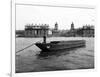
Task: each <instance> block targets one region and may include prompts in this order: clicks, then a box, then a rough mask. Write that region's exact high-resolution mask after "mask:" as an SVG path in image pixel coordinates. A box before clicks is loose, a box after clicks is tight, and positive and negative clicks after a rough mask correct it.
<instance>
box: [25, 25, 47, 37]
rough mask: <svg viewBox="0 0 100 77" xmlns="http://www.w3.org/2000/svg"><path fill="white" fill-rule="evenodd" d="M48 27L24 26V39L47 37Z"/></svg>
mask: <svg viewBox="0 0 100 77" xmlns="http://www.w3.org/2000/svg"><path fill="white" fill-rule="evenodd" d="M48 30H49V25H47V24H42V25H37V24H35V25H33V24H32V25H26V26H25V37H42V36H44V35H46V36H48Z"/></svg>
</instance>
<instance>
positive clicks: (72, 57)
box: [15, 37, 94, 73]
mask: <svg viewBox="0 0 100 77" xmlns="http://www.w3.org/2000/svg"><path fill="white" fill-rule="evenodd" d="M82 39H83V40H86V47H84V48H76V49H73V50H69V51H64V52H57V53H55V54H52V55H48V56H46V57H44V56H39V54H40V52H41V50H40V49H39V48H38V47H36V46H35V45H33V46H31V47H29V48H27V49H25V50H23V51H21V52H18V51H19V50H21V49H23V48H25V47H27V46H29V45H31V44H32V43H35V42H37V41H40V42H42V38H16V52H18V53H16V60H15V61H16V63H15V64H16V65H15V66H16V72H17V73H23V72H40V71H55V70H75V69H92V68H94V38H90V37H74V38H73V37H50V38H47V42H50V41H59V40H60V41H61V40H66V41H67V40H82Z"/></svg>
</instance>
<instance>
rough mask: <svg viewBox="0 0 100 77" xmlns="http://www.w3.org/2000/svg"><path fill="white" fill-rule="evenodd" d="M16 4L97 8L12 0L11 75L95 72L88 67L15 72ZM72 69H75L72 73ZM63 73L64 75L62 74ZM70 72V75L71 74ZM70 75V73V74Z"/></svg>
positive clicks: (29, 76)
mask: <svg viewBox="0 0 100 77" xmlns="http://www.w3.org/2000/svg"><path fill="white" fill-rule="evenodd" d="M16 4H25V5H37V6H50V7H51V6H53V7H71V8H83V9H86V8H87V9H96V7H95V6H91V5H74V4H73V5H71V4H67V5H66V4H61V3H47V4H45V3H40V2H35V3H32V4H31V3H27V4H26V3H24V2H21V3H18V2H16V0H12V1H11V5H12V7H11V9H12V10H11V14H12V16H11V21H12V22H11V25H12V26H11V30H12V33H11V38H12V39H11V42H12V43H11V46H12V49H11V55H12V56H11V76H12V77H22V76H24V77H33V75H34V76H36V75H37V74H40V76H44V74H45V75H46V76H45V77H47V76H48V75H50V76H52V75H53V74H56V73H58V75H59V76H62V75H65V74H66V73H69V74H75V73H77V72H78V73H82V72H88V71H91V72H94V71H96V70H92V69H87V70H84V69H83V70H71V71H70V70H69V71H67V72H66V71H54V72H31V73H17V74H16V73H15V24H16V22H15V21H16V19H15V16H16V15H15V14H16V7H15V6H16ZM72 71H74V72H73V73H72ZM60 74H62V75H60ZM69 74H68V75H69ZM69 76H70V75H69Z"/></svg>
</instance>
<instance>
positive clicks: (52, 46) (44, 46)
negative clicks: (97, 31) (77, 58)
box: [35, 36, 86, 52]
mask: <svg viewBox="0 0 100 77" xmlns="http://www.w3.org/2000/svg"><path fill="white" fill-rule="evenodd" d="M43 39H44V41H43V42H42V43H35V45H36V46H37V47H39V48H40V49H41V50H42V52H52V51H62V50H66V49H73V48H78V47H85V45H86V41H85V40H69V41H51V42H50V43H46V36H44V37H43Z"/></svg>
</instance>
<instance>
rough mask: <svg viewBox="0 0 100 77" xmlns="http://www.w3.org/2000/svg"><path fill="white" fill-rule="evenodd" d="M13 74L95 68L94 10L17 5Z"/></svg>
mask: <svg viewBox="0 0 100 77" xmlns="http://www.w3.org/2000/svg"><path fill="white" fill-rule="evenodd" d="M15 10H16V11H15V28H16V29H15V72H16V73H28V72H43V71H61V70H67V71H68V70H79V69H93V68H94V57H95V56H94V52H95V51H94V38H95V9H94V8H88V7H72V6H52V5H35V4H16V6H15Z"/></svg>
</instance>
